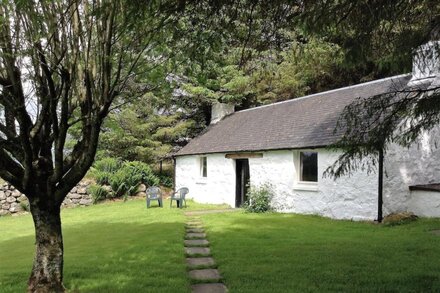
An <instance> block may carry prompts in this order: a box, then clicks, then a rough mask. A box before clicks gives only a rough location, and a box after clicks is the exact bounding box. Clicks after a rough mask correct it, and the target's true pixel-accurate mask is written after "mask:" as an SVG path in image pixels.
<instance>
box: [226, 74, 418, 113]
mask: <svg viewBox="0 0 440 293" xmlns="http://www.w3.org/2000/svg"><path fill="white" fill-rule="evenodd" d="M410 75H411V73H405V74H399V75H394V76H390V77H385V78H381V79H375V80H371V81H367V82H363V83H358V84H354V85H349V86H346V87H341V88H337V89H332V90H328V91H324V92H319V93H314V94H310V95H307V96H302V97H298V98H294V99H290V100H285V101H281V102H276V103H272V104H267V105H262V106H258V107H254V108H249V109H245V110H240V111H236V112H235V113H241V112H246V111H252V110H257V109H261V108H266V107H270V106H276V105H280V104H285V103H291V102H295V101H299V100H303V99H307V98H313V97H315V96H320V95H323V94H329V93H333V92H338V91H342V90H347V89H351V88H356V87H360V86H365V85H370V84H375V83H379V82H384V81H386V80H392V79H399V78H403V77H408V76H410ZM232 114H234V113H232ZM229 116H230V115H229Z"/></svg>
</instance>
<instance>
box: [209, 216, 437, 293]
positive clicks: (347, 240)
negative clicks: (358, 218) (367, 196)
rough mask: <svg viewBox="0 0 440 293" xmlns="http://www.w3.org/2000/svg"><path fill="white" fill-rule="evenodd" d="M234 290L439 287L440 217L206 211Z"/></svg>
mask: <svg viewBox="0 0 440 293" xmlns="http://www.w3.org/2000/svg"><path fill="white" fill-rule="evenodd" d="M202 220H203V222H204V223H205V226H206V227H207V232H208V238H209V240H210V242H211V246H212V252H213V254H214V257H215V259H216V261H217V263H218V264H219V269H220V271H221V273H222V274H223V277H224V278H225V280H226V283H227V286H228V287H229V289H230V291H231V292H328V291H332V292H433V291H436V292H439V291H440V261H439V260H440V236H435V235H433V233H431V232H429V231H430V230H432V229H440V221H439V220H427V219H423V220H419V221H417V222H414V223H411V224H406V225H402V226H394V227H386V226H378V225H374V224H371V223H359V222H350V221H332V220H329V219H325V218H320V217H315V216H301V215H285V214H265V215H256V214H245V213H228V214H222V215H204V216H203V217H202Z"/></svg>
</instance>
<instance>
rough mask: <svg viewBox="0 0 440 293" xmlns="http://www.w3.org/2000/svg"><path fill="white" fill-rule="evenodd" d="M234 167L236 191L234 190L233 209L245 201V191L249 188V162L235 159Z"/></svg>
mask: <svg viewBox="0 0 440 293" xmlns="http://www.w3.org/2000/svg"><path fill="white" fill-rule="evenodd" d="M235 165H236V176H237V179H236V182H237V185H236V189H235V207H237V208H238V207H240V206H241V205H242V204H243V203H245V202H246V200H247V191H248V186H249V160H248V159H237V160H235Z"/></svg>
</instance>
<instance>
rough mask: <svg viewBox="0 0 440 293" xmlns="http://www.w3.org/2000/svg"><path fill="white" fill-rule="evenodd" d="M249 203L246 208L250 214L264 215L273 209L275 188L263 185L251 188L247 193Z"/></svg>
mask: <svg viewBox="0 0 440 293" xmlns="http://www.w3.org/2000/svg"><path fill="white" fill-rule="evenodd" d="M247 197H248V201H247V202H246V203H245V205H244V208H245V210H246V211H247V212H250V213H264V212H268V211H270V210H272V209H271V206H270V203H271V201H272V198H273V188H272V186H271V185H270V184H267V183H266V184H263V185H261V186H258V187H254V186H251V187H250V188H249V191H248V193H247Z"/></svg>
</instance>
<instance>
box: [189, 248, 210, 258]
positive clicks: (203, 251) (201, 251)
mask: <svg viewBox="0 0 440 293" xmlns="http://www.w3.org/2000/svg"><path fill="white" fill-rule="evenodd" d="M185 253H186V254H187V255H188V256H210V255H211V249H209V248H208V247H185Z"/></svg>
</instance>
